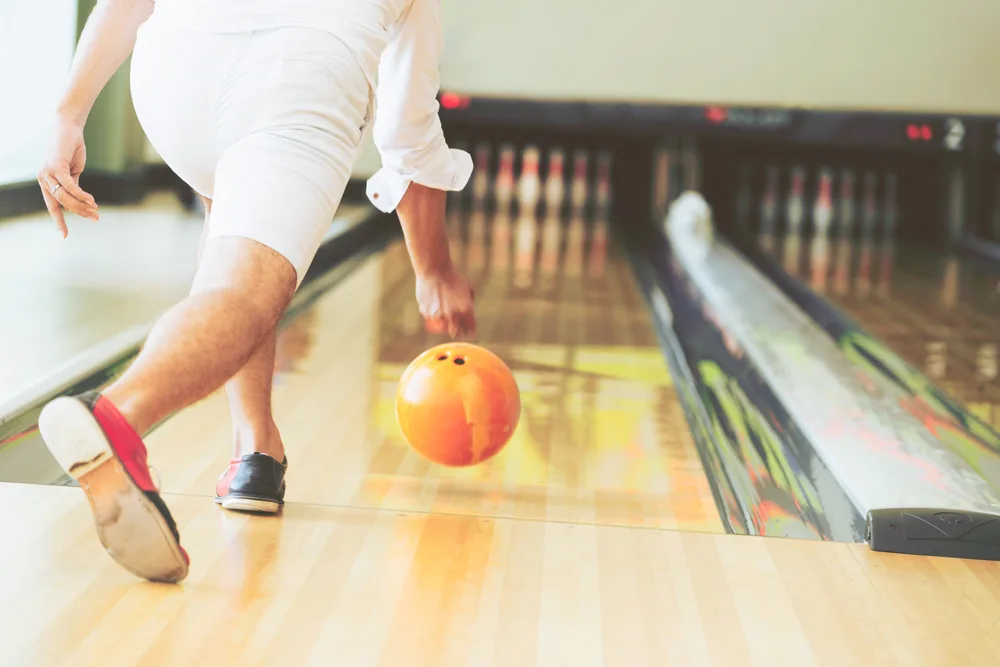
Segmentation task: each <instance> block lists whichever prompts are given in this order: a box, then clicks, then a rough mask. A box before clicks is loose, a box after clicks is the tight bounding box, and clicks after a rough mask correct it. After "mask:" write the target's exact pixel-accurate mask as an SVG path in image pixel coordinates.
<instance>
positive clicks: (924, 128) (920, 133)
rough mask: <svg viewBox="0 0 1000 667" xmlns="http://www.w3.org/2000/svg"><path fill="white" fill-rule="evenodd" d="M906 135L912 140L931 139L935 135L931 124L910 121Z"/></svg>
mask: <svg viewBox="0 0 1000 667" xmlns="http://www.w3.org/2000/svg"><path fill="white" fill-rule="evenodd" d="M906 136H907V137H909V138H910V141H930V140H931V139H932V138H933V137H934V133H933V132H932V131H931V126H930V125H917V124H916V123H910V124H909V125H907V126H906Z"/></svg>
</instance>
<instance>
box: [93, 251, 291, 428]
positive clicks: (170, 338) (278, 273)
mask: <svg viewBox="0 0 1000 667" xmlns="http://www.w3.org/2000/svg"><path fill="white" fill-rule="evenodd" d="M295 285H296V274H295V269H294V268H293V267H292V265H291V264H290V263H289V262H288V260H286V259H285V258H284V257H282V256H281V255H279V254H278V253H276V252H274V251H273V250H271V249H270V248H267V247H265V246H263V245H260V244H259V243H257V242H255V241H251V240H248V239H245V238H241V237H223V238H216V239H212V240H210V241H209V242H207V243H206V244H205V248H204V251H203V252H202V256H201V261H200V262H199V267H198V271H197V274H196V276H195V281H194V287H193V288H192V291H191V294H190V295H189V296H188V297H187V298H186V299H185V300H184V301H182V302H181V303H179V304H177V305H176V306H174V307H173V308H171V309H170V310H168V311H167V312H166V314H164V315H163V317H162V318H160V320H159V321H158V322H157V323H156V325H155V326H154V327H153V329H152V331H151V332H150V335H149V338H148V339H147V341H146V344H145V346H144V348H143V350H142V352H141V353H140V354H139V356H138V358H137V359H136V360H135V362H134V363H133V364H132V366H131V367H130V368H129V369H128V371H126V372H125V374H124V375H123V376H122V377H121V378H120V379H118V380H117V381H116V382H115V383H114V384H112V385H111V386H110V387H108V388H107V389H106V390H105V391H104V392H102V393H103V395H104V396H105V397H106V398H107V399H108V400H109V401H111V403H113V404H114V405H115V406H116V407H117V408H118V411H119V412H121V414H122V415H123V416H124V417H125V419H126V420H127V421H128V422H129V424H130V425H131V426H132V428H133V429H135V431H136V432H137V433H139V434H140V435H142V434H143V433H145V432H146V431H148V430H149V429H150V428H151V427H152V426H153V425H154V424H156V423H157V422H159V421H160V420H162V419H164V418H165V417H168V416H170V415H171V414H173V413H175V412H177V411H178V410H181V409H183V408H185V407H187V406H188V405H191V404H192V403H195V402H196V401H199V400H201V399H203V398H205V397H206V396H208V395H209V394H211V393H212V392H213V391H215V390H216V389H218V388H219V387H221V386H222V385H223V384H224V383H225V382H226V381H227V380H229V379H230V378H231V377H232V376H233V375H235V374H236V373H237V372H238V371H239V370H240V369H241V368H243V367H244V366H246V364H247V363H248V362H249V361H250V358H251V357H252V356H253V353H254V351H255V350H256V349H257V347H258V346H259V345H260V344H261V343H262V342H264V340H265V338H266V337H267V336H268V334H270V333H271V332H272V330H273V329H274V328H275V326H276V325H277V323H278V320H279V319H280V318H281V316H282V314H283V313H284V311H285V308H287V306H288V303H289V301H290V300H291V297H292V294H293V293H294V291H295Z"/></svg>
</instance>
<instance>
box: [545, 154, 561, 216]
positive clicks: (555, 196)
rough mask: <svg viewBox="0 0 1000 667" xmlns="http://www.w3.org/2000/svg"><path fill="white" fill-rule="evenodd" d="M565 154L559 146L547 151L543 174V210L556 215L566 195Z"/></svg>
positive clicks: (547, 213)
mask: <svg viewBox="0 0 1000 667" xmlns="http://www.w3.org/2000/svg"><path fill="white" fill-rule="evenodd" d="M565 157H566V154H565V152H564V151H563V149H561V148H553V149H552V150H551V151H549V168H548V172H547V173H546V175H545V212H546V215H555V216H558V215H559V213H560V212H561V211H562V205H563V199H564V198H565V197H566V181H565V176H564V174H563V172H564V171H565V164H564V162H565Z"/></svg>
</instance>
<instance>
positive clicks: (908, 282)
mask: <svg viewBox="0 0 1000 667" xmlns="http://www.w3.org/2000/svg"><path fill="white" fill-rule="evenodd" d="M783 242H784V245H785V247H787V246H788V245H789V244H795V243H796V241H795V240H794V239H790V238H788V237H786V238H785V239H783ZM830 247H831V248H832V252H834V256H833V258H832V259H830V260H826V259H825V258H821V263H823V264H826V265H828V266H830V267H831V268H830V276H829V283H830V285H831V288H830V289H828V290H826V291H825V292H823V293H822V296H823V297H824V298H825V299H826V300H827V301H829V302H830V303H832V304H833V305H834V306H836V308H838V309H839V311H840V313H842V314H839V313H833V312H832V311H830V312H827V313H820V315H819V316H820V318H821V319H822V320H823V321H824V325H825V326H826V328H827V329H828V330H829V331H830V334H831V335H832V336H833V337H834V338H835V339H836V340H837V341H838V344H839V345H840V346H841V348H842V349H844V351H845V353H846V354H847V355H848V357H849V358H850V359H851V360H852V361H853V362H854V363H855V364H856V365H857V366H858V368H859V369H862V371H863V372H865V373H874V374H877V375H884V376H886V377H888V378H890V379H891V380H892V381H893V382H894V383H896V384H897V385H898V386H900V387H901V388H903V389H905V390H906V391H907V392H908V394H909V395H910V397H911V398H909V399H908V400H906V401H903V402H902V403H901V405H900V407H901V408H902V409H904V410H906V411H907V412H909V413H910V414H912V415H914V416H915V417H917V418H918V419H919V420H921V421H922V422H923V423H924V424H925V425H926V427H927V428H928V429H929V430H930V431H931V432H933V433H934V434H935V435H936V436H937V437H938V438H939V439H940V440H941V441H942V442H943V443H945V444H946V445H947V446H948V447H950V448H951V449H952V450H953V451H955V452H956V453H958V454H959V455H961V456H962V457H963V458H964V459H965V460H966V461H967V462H969V464H970V465H972V466H973V467H974V468H975V469H976V470H977V471H978V472H979V473H980V474H982V475H983V476H984V477H985V478H986V479H988V480H990V481H991V482H992V483H994V484H1000V432H998V431H1000V380H998V377H997V361H996V359H997V344H998V332H1000V312H998V310H997V307H998V306H1000V296H998V294H997V278H996V276H993V275H990V274H987V273H985V272H984V271H982V270H981V269H980V268H979V267H978V266H976V265H975V264H974V263H971V262H961V261H960V260H959V259H957V258H955V257H954V256H950V255H946V254H944V253H938V252H934V251H931V250H927V249H924V248H918V247H914V246H912V245H897V244H895V243H894V242H893V241H892V240H891V239H889V240H885V239H873V238H872V237H871V236H868V235H862V236H861V237H860V238H858V239H851V238H843V237H838V238H835V239H833V240H832V241H831V243H830ZM805 261H806V262H811V263H815V260H814V258H812V257H807V258H805ZM809 268H810V273H809V274H807V275H814V276H815V275H817V274H819V273H820V271H818V270H816V268H815V267H813V266H812V265H809ZM799 279H800V280H802V277H801V276H800V277H799ZM810 286H811V287H812V289H813V290H814V291H816V292H820V290H819V289H818V288H817V287H818V286H817V284H816V281H813V282H812V283H811V285H810ZM805 307H806V308H807V309H811V310H817V312H818V311H820V310H822V309H823V308H828V307H826V306H821V305H819V304H814V305H812V306H810V305H809V304H806V306H805Z"/></svg>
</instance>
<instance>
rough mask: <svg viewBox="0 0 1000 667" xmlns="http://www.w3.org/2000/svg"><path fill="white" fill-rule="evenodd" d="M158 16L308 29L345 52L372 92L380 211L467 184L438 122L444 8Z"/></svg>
mask: <svg viewBox="0 0 1000 667" xmlns="http://www.w3.org/2000/svg"><path fill="white" fill-rule="evenodd" d="M155 11H156V15H157V16H158V17H159V18H161V19H164V20H168V21H171V22H174V23H179V24H181V25H184V26H185V27H187V28H189V29H195V30H204V31H207V32H227V33H231V32H250V31H253V30H263V29H267V28H276V27H282V26H293V27H306V28H316V29H319V30H325V31H327V32H330V33H332V34H334V35H336V36H337V37H338V38H339V39H341V40H342V41H343V42H344V43H345V44H347V46H348V47H349V48H350V49H351V51H352V52H354V54H355V56H356V57H357V59H358V63H359V64H360V65H361V68H362V69H363V70H364V72H365V76H366V77H367V78H368V81H369V84H370V85H371V87H372V89H373V90H374V91H375V95H374V97H375V121H374V128H373V137H374V139H375V146H376V148H377V149H378V152H379V155H380V156H381V158H382V168H381V169H380V170H379V171H378V172H376V173H375V174H374V175H373V176H372V177H371V178H370V179H368V184H367V193H368V198H369V200H370V201H371V202H372V204H373V205H374V206H375V207H376V208H378V209H379V210H380V211H383V212H386V213H389V212H391V211H394V210H395V209H396V206H397V205H398V204H399V201H400V199H402V198H403V195H404V194H405V193H406V189H407V188H408V187H409V185H410V183H411V182H413V183H420V184H421V185H426V186H427V187H431V188H436V189H438V190H462V189H463V188H465V186H466V184H467V183H468V182H469V177H470V176H471V175H472V157H471V156H470V155H469V154H468V153H466V152H465V151H459V150H455V149H452V148H449V147H448V144H447V142H445V139H444V132H443V131H442V129H441V120H440V118H439V117H438V102H437V94H438V90H439V89H440V86H441V75H440V65H441V57H442V55H443V53H444V34H443V29H442V26H441V0H157V3H156V10H155ZM376 73H377V84H376Z"/></svg>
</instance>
